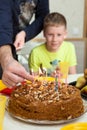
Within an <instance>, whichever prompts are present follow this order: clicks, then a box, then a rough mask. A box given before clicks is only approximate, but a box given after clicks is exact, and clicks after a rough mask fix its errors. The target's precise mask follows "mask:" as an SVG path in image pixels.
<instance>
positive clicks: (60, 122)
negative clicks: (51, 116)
mask: <svg viewBox="0 0 87 130" xmlns="http://www.w3.org/2000/svg"><path fill="white" fill-rule="evenodd" d="M8 101H9V100H8ZM8 101H7V104H6V110H7V111H8ZM83 103H84V113H83V114H85V113H86V112H87V101H85V100H83ZM8 113H9V115H11V116H12V117H14V118H16V119H18V120H20V121H24V122H26V123H34V124H39V125H40V124H42V125H44V124H45V125H52V124H62V123H68V122H71V121H74V120H77V119H79V118H80V117H81V116H83V114H82V115H80V116H79V117H77V118H74V119H67V120H58V121H49V120H33V119H25V118H21V117H19V116H15V115H14V114H13V113H10V112H9V111H8Z"/></svg>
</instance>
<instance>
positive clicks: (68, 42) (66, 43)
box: [63, 41, 74, 46]
mask: <svg viewBox="0 0 87 130" xmlns="http://www.w3.org/2000/svg"><path fill="white" fill-rule="evenodd" d="M63 45H65V46H74V44H73V42H70V41H63Z"/></svg>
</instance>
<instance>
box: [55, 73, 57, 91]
mask: <svg viewBox="0 0 87 130" xmlns="http://www.w3.org/2000/svg"><path fill="white" fill-rule="evenodd" d="M55 91H58V76H57V75H56V76H55Z"/></svg>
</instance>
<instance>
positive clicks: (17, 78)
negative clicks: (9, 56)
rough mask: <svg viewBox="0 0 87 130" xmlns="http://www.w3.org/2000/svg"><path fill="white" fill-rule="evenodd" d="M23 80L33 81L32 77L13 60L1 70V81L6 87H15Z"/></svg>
mask: <svg viewBox="0 0 87 130" xmlns="http://www.w3.org/2000/svg"><path fill="white" fill-rule="evenodd" d="M25 79H27V80H31V81H33V80H34V77H33V76H31V75H30V74H29V73H28V72H26V70H25V68H24V67H23V66H22V65H21V64H20V63H19V62H17V61H16V60H14V59H13V60H12V61H11V62H10V63H9V64H8V65H7V66H6V67H5V68H4V69H3V75H2V81H3V83H4V84H5V85H6V86H8V87H12V86H15V85H17V83H19V82H23V81H24V80H25Z"/></svg>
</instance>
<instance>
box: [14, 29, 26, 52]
mask: <svg viewBox="0 0 87 130" xmlns="http://www.w3.org/2000/svg"><path fill="white" fill-rule="evenodd" d="M25 37H26V33H25V31H21V32H19V33H18V34H17V35H16V38H15V42H14V46H15V47H16V50H20V49H22V47H23V46H24V43H25Z"/></svg>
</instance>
